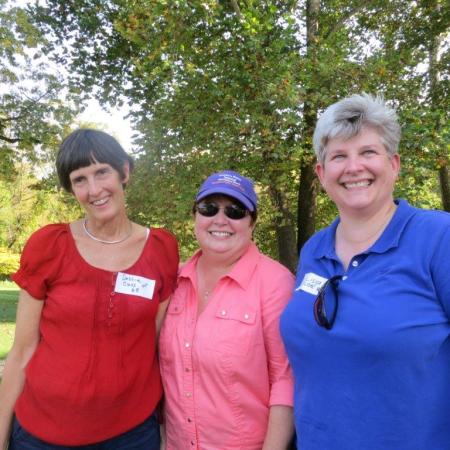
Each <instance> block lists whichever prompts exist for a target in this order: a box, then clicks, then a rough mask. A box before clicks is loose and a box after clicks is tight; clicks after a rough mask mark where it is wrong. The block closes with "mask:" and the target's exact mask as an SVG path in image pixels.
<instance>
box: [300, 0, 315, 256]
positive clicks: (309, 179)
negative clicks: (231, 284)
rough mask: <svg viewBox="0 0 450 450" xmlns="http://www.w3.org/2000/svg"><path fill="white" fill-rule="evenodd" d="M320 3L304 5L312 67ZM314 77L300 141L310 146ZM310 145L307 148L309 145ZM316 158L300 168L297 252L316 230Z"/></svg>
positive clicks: (306, 157)
mask: <svg viewBox="0 0 450 450" xmlns="http://www.w3.org/2000/svg"><path fill="white" fill-rule="evenodd" d="M319 10H320V0H308V1H307V2H306V35H307V38H306V39H307V42H306V46H307V58H308V59H310V61H311V67H315V66H316V65H315V64H314V62H315V61H316V59H317V57H316V53H317V37H318V33H319V20H318V14H319ZM314 79H315V76H314V73H312V74H311V85H310V86H308V87H307V89H306V98H305V102H304V106H303V122H304V127H303V141H304V142H308V143H310V142H311V141H312V135H313V132H314V127H315V123H316V120H317V107H316V104H315V101H314V96H315V93H316V90H315V88H314ZM309 145H310V144H309ZM314 161H315V158H314V157H313V156H312V154H304V155H303V157H302V162H301V164H300V184H299V190H298V209H297V227H298V228H297V248H298V251H300V250H301V248H302V247H303V245H304V244H305V242H306V241H307V240H308V238H309V237H310V236H311V235H312V234H313V233H314V229H315V224H314V222H315V210H316V195H317V187H316V185H317V181H316V176H315V173H314Z"/></svg>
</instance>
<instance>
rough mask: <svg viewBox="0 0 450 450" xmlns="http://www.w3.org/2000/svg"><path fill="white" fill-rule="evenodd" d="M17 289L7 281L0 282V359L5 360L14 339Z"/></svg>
mask: <svg viewBox="0 0 450 450" xmlns="http://www.w3.org/2000/svg"><path fill="white" fill-rule="evenodd" d="M18 296H19V289H18V287H17V286H16V285H15V284H14V283H11V282H8V281H0V359H5V358H6V355H7V354H8V352H9V350H10V348H11V345H12V341H13V338H14V329H15V327H16V307H17V298H18Z"/></svg>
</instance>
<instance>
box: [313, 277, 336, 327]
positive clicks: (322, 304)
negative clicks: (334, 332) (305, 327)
mask: <svg viewBox="0 0 450 450" xmlns="http://www.w3.org/2000/svg"><path fill="white" fill-rule="evenodd" d="M340 279H341V276H335V277H332V278H330V279H329V280H328V281H327V282H326V283H325V284H324V285H323V286H322V287H321V288H320V290H319V293H318V294H317V297H316V301H315V302H314V318H315V319H316V322H317V323H318V324H319V325H320V326H321V327H324V328H326V329H327V330H331V328H332V327H333V324H334V320H335V318H336V314H337V309H338V292H337V287H338V284H339V281H340Z"/></svg>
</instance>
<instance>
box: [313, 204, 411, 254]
mask: <svg viewBox="0 0 450 450" xmlns="http://www.w3.org/2000/svg"><path fill="white" fill-rule="evenodd" d="M395 203H396V204H397V205H398V206H397V209H396V210H395V213H394V215H393V216H392V218H391V220H390V221H389V224H388V225H387V227H386V228H385V230H384V231H383V233H382V234H381V236H380V237H379V238H378V239H377V241H376V242H375V243H374V244H373V245H372V247H370V248H369V249H368V250H367V251H365V252H364V253H384V252H386V251H388V250H389V249H391V248H393V247H397V246H398V242H399V240H400V237H401V234H402V231H403V229H404V228H405V227H406V225H407V223H408V222H409V220H410V219H411V217H412V216H414V214H416V212H417V208H414V207H412V206H410V205H409V203H408V202H407V201H406V200H402V199H400V200H395ZM339 222H340V218H339V217H337V218H336V219H335V220H334V221H333V223H332V224H331V225H330V226H329V227H328V228H326V229H325V230H324V231H325V232H324V234H323V236H322V238H321V239H320V241H319V242H318V244H317V247H316V250H315V252H314V253H315V255H316V258H317V259H320V258H330V259H336V258H337V256H336V251H335V236H336V228H337V226H338V224H339Z"/></svg>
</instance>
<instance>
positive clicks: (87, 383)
mask: <svg viewBox="0 0 450 450" xmlns="http://www.w3.org/2000/svg"><path fill="white" fill-rule="evenodd" d="M132 168H133V161H132V159H131V158H130V157H129V156H128V155H127V154H126V153H125V151H124V150H123V148H122V147H121V146H120V145H119V144H118V142H117V141H116V140H115V139H114V138H112V137H111V136H109V135H108V134H106V133H103V132H101V131H97V130H90V129H79V130H77V131H74V132H73V133H71V134H70V135H69V136H68V137H67V138H66V139H65V140H64V141H63V143H62V145H61V147H60V150H59V153H58V156H57V171H58V176H59V179H60V182H61V185H62V186H63V187H64V188H65V189H66V190H67V191H69V192H71V193H72V194H73V195H74V196H75V198H76V199H77V201H78V202H79V203H80V205H81V207H82V208H83V209H84V211H85V218H84V219H81V220H78V221H75V222H72V223H70V224H54V225H48V226H46V227H43V228H42V229H40V230H38V231H37V232H35V233H34V234H33V235H32V236H31V237H30V239H29V241H28V242H27V244H26V246H25V248H24V251H23V254H22V258H21V263H20V268H19V270H18V272H17V273H15V274H14V275H13V279H14V281H15V282H16V283H17V284H18V285H19V286H20V287H21V291H20V297H19V304H18V310H17V322H16V335H15V340H14V344H13V347H12V349H11V352H10V353H9V355H8V359H7V362H6V366H5V370H4V376H3V382H2V385H1V387H0V448H1V449H4V448H6V446H7V445H8V440H9V448H10V449H12V450H14V449H20V450H23V449H30V448H33V449H55V448H58V449H60V448H61V449H63V448H72V447H75V446H76V447H77V448H93V447H92V444H95V448H96V449H114V450H117V449H127V450H129V449H136V450H141V449H142V450H144V449H145V450H152V449H159V427H158V424H157V421H156V419H155V414H154V411H155V408H156V406H157V404H158V402H159V400H160V398H161V395H162V388H161V380H160V375H159V367H158V362H157V358H156V354H155V340H156V335H157V329H158V326H159V323H160V320H161V318H162V316H163V314H164V311H165V308H166V305H167V299H168V298H169V296H170V294H171V292H172V289H173V285H174V282H175V279H176V272H177V267H178V249H177V243H176V240H175V238H174V237H173V236H172V235H171V234H169V233H168V232H167V231H165V230H163V229H154V228H152V229H149V228H145V227H143V226H141V225H138V224H136V223H134V222H132V221H131V220H130V219H129V218H128V217H127V213H126V209H125V198H124V188H125V185H126V183H127V182H128V180H129V176H130V172H131V170H132ZM13 418H14V420H13V426H12V431H11V432H10V430H11V421H12V419H13ZM9 436H10V438H9ZM55 445H56V447H55ZM80 446H81V447H80Z"/></svg>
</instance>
